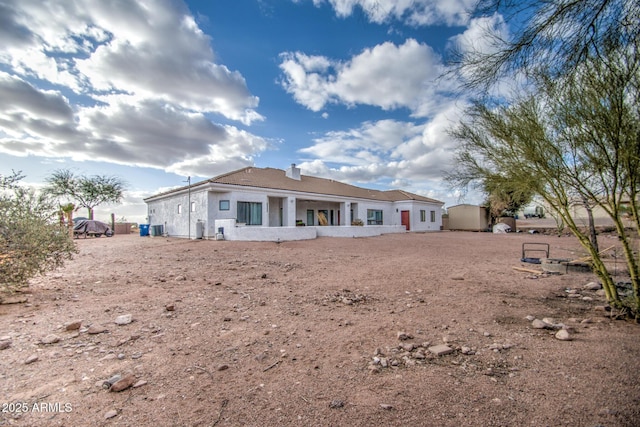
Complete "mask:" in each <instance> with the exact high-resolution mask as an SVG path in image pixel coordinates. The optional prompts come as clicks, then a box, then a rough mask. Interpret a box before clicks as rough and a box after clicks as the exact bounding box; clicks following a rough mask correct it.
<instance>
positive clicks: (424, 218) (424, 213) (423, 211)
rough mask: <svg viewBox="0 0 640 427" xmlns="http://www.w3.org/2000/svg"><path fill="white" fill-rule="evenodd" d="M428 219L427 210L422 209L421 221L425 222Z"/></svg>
mask: <svg viewBox="0 0 640 427" xmlns="http://www.w3.org/2000/svg"><path fill="white" fill-rule="evenodd" d="M426 220H427V211H425V210H421V211H420V222H425V221H426Z"/></svg>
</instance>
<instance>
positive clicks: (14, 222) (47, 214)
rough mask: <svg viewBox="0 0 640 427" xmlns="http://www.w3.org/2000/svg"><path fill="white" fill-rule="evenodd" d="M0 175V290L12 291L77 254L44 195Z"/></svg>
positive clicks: (14, 179)
mask: <svg viewBox="0 0 640 427" xmlns="http://www.w3.org/2000/svg"><path fill="white" fill-rule="evenodd" d="M20 178H21V177H19V176H18V175H17V174H14V177H13V179H8V178H5V177H1V176H0V291H3V292H13V291H15V290H17V289H19V288H22V287H25V286H27V285H28V281H29V279H31V278H32V277H34V276H35V275H37V274H43V273H45V272H47V271H50V270H54V269H56V268H58V267H61V266H62V265H63V264H64V261H65V260H67V259H71V257H72V255H73V253H75V252H77V249H76V247H75V244H74V242H73V240H72V239H71V238H70V237H69V232H68V230H67V229H66V227H62V226H60V224H59V221H58V218H57V211H58V208H57V207H56V205H55V204H54V203H53V202H52V201H51V200H50V199H49V198H47V197H46V196H43V195H38V194H36V193H35V191H33V190H32V189H28V188H24V187H21V186H18V185H17V184H16V183H15V182H16V181H17V180H19V179H20Z"/></svg>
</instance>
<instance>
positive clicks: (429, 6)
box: [293, 0, 476, 26]
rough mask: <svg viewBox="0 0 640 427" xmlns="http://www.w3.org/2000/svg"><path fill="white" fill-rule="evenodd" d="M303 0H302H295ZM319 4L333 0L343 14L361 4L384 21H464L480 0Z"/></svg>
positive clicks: (315, 0)
mask: <svg viewBox="0 0 640 427" xmlns="http://www.w3.org/2000/svg"><path fill="white" fill-rule="evenodd" d="M293 1H294V2H296V3H297V2H299V1H300V0H293ZM313 3H314V4H315V5H316V6H320V5H322V4H324V3H329V4H330V5H331V7H333V9H334V10H335V11H336V15H338V16H339V17H342V18H344V17H348V16H350V15H351V14H353V12H354V9H356V8H360V9H361V10H362V11H363V12H364V14H365V15H366V16H367V18H368V19H369V21H371V22H375V23H377V24H383V23H387V22H390V21H394V20H395V21H400V22H403V23H405V24H407V25H415V26H420V25H433V24H443V23H445V24H447V25H464V24H465V23H466V22H467V20H468V17H469V16H468V11H469V10H470V9H471V8H472V7H473V6H474V4H475V3H476V0H446V1H445V0H313Z"/></svg>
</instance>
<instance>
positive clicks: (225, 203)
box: [218, 199, 231, 211]
mask: <svg viewBox="0 0 640 427" xmlns="http://www.w3.org/2000/svg"><path fill="white" fill-rule="evenodd" d="M225 206H226V207H225ZM218 210H220V211H228V210H231V201H230V200H228V199H225V200H220V201H219V202H218Z"/></svg>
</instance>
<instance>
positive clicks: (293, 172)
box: [285, 163, 300, 181]
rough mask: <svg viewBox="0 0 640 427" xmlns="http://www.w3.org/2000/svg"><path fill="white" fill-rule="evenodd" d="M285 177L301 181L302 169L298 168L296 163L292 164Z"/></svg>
mask: <svg viewBox="0 0 640 427" xmlns="http://www.w3.org/2000/svg"><path fill="white" fill-rule="evenodd" d="M285 175H286V176H287V178H291V179H295V180H296V181H300V168H297V167H296V164H295V163H291V167H290V168H289V169H287V170H286V172H285Z"/></svg>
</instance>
